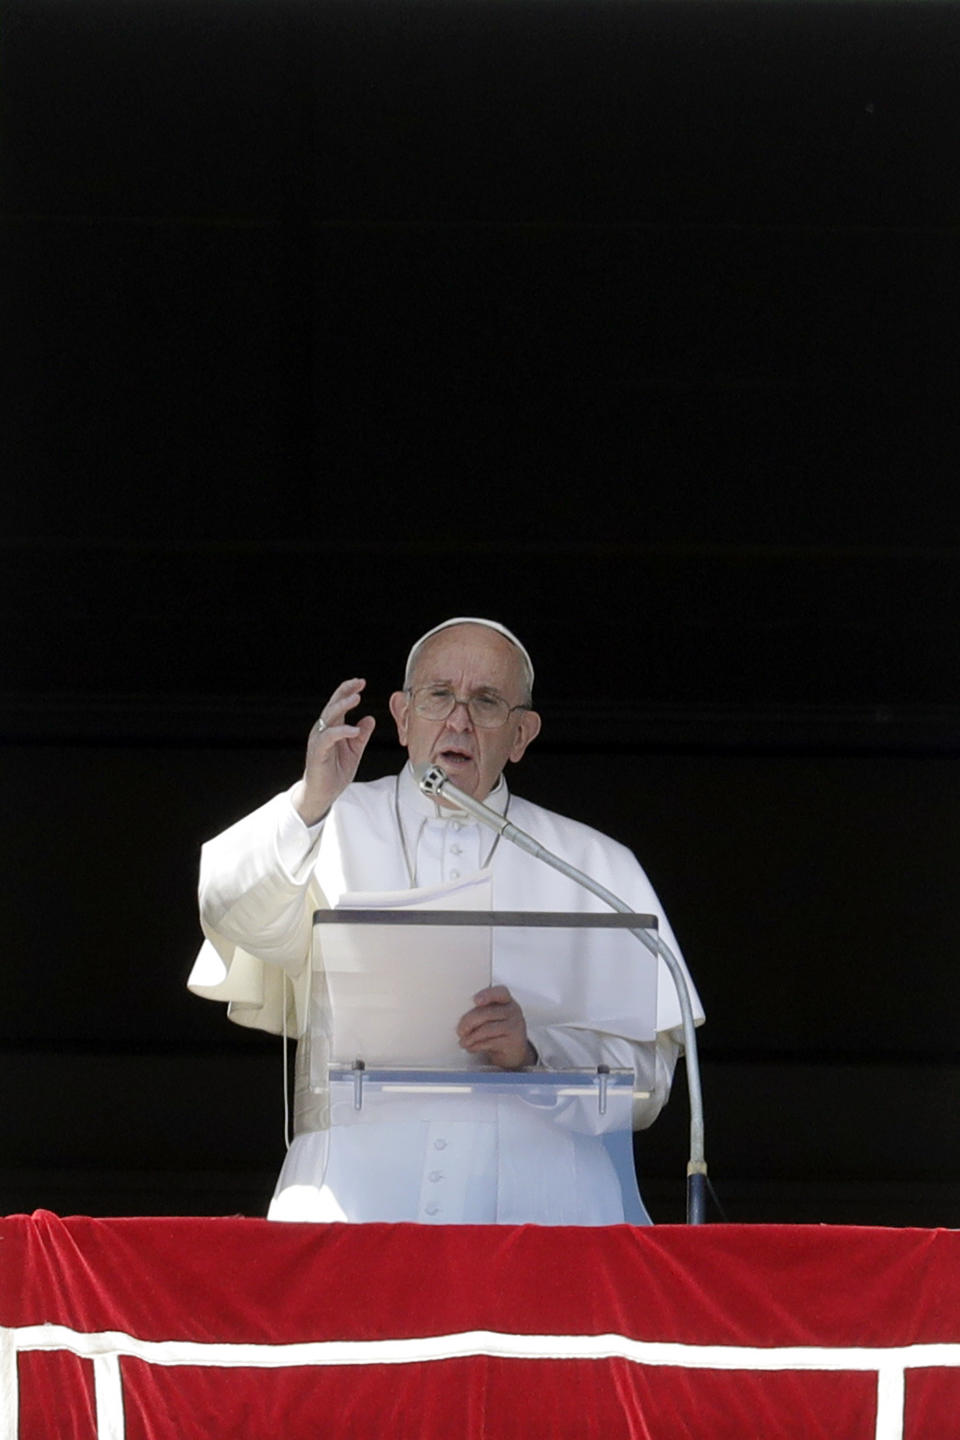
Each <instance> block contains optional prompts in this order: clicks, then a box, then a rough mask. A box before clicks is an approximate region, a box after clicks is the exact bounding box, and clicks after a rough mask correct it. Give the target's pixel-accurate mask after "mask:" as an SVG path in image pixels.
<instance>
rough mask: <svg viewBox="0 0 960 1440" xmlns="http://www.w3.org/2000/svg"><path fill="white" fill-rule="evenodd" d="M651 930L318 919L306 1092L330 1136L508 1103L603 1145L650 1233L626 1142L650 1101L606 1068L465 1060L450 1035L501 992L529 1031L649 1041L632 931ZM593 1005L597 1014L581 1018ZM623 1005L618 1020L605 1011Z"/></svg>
mask: <svg viewBox="0 0 960 1440" xmlns="http://www.w3.org/2000/svg"><path fill="white" fill-rule="evenodd" d="M656 925H657V921H656V917H655V916H652V915H633V914H630V915H622V914H608V913H597V914H594V913H587V914H580V913H565V912H552V911H495V910H455V909H453V910H451V909H438V910H434V909H420V908H415V907H411V908H399V909H397V908H379V907H375V908H347V909H335V910H318V911H317V912H316V913H315V915H314V927H313V961H312V968H313V977H312V997H311V1026H310V1028H311V1031H312V1032H313V1034H315V1035H317V1034H319V1035H322V1036H323V1037H324V1043H323V1044H322V1045H321V1046H320V1047H318V1048H317V1049H316V1051H315V1052H314V1054H313V1055H312V1056H311V1059H310V1062H309V1063H310V1083H311V1089H312V1090H313V1092H314V1094H317V1093H319V1092H320V1091H321V1090H325V1091H326V1092H327V1095H328V1102H329V1124H330V1126H331V1128H335V1127H341V1126H350V1125H358V1124H364V1123H369V1122H371V1121H373V1120H374V1119H375V1120H377V1121H380V1122H383V1121H387V1122H389V1121H391V1120H394V1119H396V1120H397V1121H398V1122H401V1121H403V1120H405V1119H410V1118H413V1117H414V1116H422V1115H423V1114H424V1113H425V1109H426V1110H427V1111H429V1107H430V1106H437V1105H440V1106H443V1107H444V1111H445V1113H446V1114H448V1115H450V1114H454V1115H457V1116H459V1117H462V1118H464V1119H481V1118H485V1117H486V1116H488V1115H489V1114H490V1113H491V1111H492V1109H494V1108H495V1107H496V1105H497V1104H498V1102H501V1101H504V1100H506V1101H508V1102H509V1103H510V1104H511V1105H512V1106H515V1107H525V1109H526V1111H527V1113H529V1112H530V1111H535V1112H536V1118H537V1120H538V1122H539V1123H547V1124H550V1125H556V1126H559V1127H560V1128H562V1129H564V1130H570V1129H572V1130H575V1131H579V1132H581V1133H585V1134H590V1135H595V1136H597V1137H599V1139H600V1140H601V1141H602V1143H603V1145H604V1147H605V1149H606V1150H607V1152H608V1154H609V1156H610V1158H611V1160H612V1162H613V1165H614V1168H615V1170H616V1172H617V1177H618V1179H619V1182H620V1188H621V1192H622V1195H623V1207H624V1218H625V1219H626V1221H627V1222H628V1223H631V1224H642V1223H648V1221H649V1216H648V1215H647V1213H646V1211H645V1209H644V1207H643V1205H642V1202H641V1200H640V1197H639V1194H638V1191H637V1185H636V1173H635V1169H634V1163H633V1143H632V1135H633V1107H634V1102H635V1101H641V1100H644V1099H646V1098H647V1097H648V1095H649V1092H648V1091H646V1090H642V1089H637V1088H636V1085H637V1081H636V1077H635V1074H634V1072H633V1071H632V1070H629V1069H621V1068H615V1067H608V1066H606V1065H603V1064H600V1065H596V1066H593V1067H578V1068H574V1069H564V1070H557V1069H545V1068H541V1067H536V1068H533V1067H531V1068H529V1069H522V1070H502V1069H499V1068H497V1067H496V1066H489V1065H483V1064H481V1063H479V1062H478V1061H476V1059H475V1058H474V1057H472V1056H470V1055H468V1054H467V1053H466V1052H465V1051H463V1050H461V1049H460V1048H459V1045H458V1043H457V1038H456V1033H455V1027H456V1023H457V1021H458V1020H459V1018H460V1016H461V1015H463V1014H464V1013H465V1012H466V1011H467V1010H469V1009H470V1008H471V1005H472V996H473V995H474V994H475V993H476V992H477V991H478V990H480V989H482V988H484V987H485V986H487V985H490V984H491V983H509V986H510V989H511V993H512V994H513V995H514V997H515V999H516V1000H517V1001H518V1003H519V1004H520V1006H521V1008H522V1009H523V1011H524V1016H525V1018H526V1021H527V1025H528V1028H529V1029H530V1030H531V1031H533V1032H536V1030H538V1029H542V1028H544V1027H549V1026H563V1025H570V1026H574V1027H579V1028H596V1029H598V1030H605V1031H607V1033H610V1034H614V1035H617V1034H620V1035H627V1036H628V1037H629V1038H630V1039H631V1040H635V1041H642V1040H652V1039H654V1038H655V1036H656V1028H657V1026H656V1017H657V971H658V966H657V962H656V960H655V959H654V957H653V956H652V955H651V954H650V953H649V951H648V950H647V949H646V948H645V947H644V946H643V945H642V944H640V943H639V942H638V940H637V938H636V935H635V934H630V933H629V932H630V931H634V932H636V931H637V930H649V931H655V930H656ZM598 942H599V943H598ZM598 967H599V971H598ZM625 967H626V968H625ZM601 972H603V973H601ZM625 975H626V976H629V984H627V985H626V986H625V985H624V983H623V977H624V976H625ZM505 977H509V979H507V978H505ZM598 995H599V996H602V997H603V999H602V1001H600V1002H599V1003H600V1005H601V1008H602V1009H604V1011H605V1013H603V1014H600V1013H588V1012H587V1011H586V1010H585V1008H584V1007H585V1006H586V1005H587V1004H588V1003H592V1004H594V1005H597V1003H598V1001H597V998H596V997H597V996H598ZM591 996H592V997H593V999H592V1001H588V999H587V997H591ZM618 1006H619V1007H620V1009H621V1010H622V1012H623V1013H620V1014H616V1013H610V1012H611V1011H615V1010H616V1009H617V1007H618Z"/></svg>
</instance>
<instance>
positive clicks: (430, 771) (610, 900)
mask: <svg viewBox="0 0 960 1440" xmlns="http://www.w3.org/2000/svg"><path fill="white" fill-rule="evenodd" d="M414 775H415V776H416V779H417V784H418V785H419V786H420V789H421V791H422V792H423V794H424V795H429V796H430V797H431V799H434V800H436V799H437V798H438V797H441V796H442V797H445V798H446V799H447V800H451V801H453V803H454V804H455V805H457V806H459V807H460V809H461V810H466V812H467V814H468V815H473V816H474V818H475V819H477V820H479V821H480V823H481V825H489V826H490V828H491V829H492V830H496V832H497V834H498V835H502V836H503V838H504V839H505V840H510V841H512V842H513V844H514V845H517V846H519V848H520V849H521V850H526V851H527V853H528V854H529V855H533V856H535V858H536V859H537V860H542V861H543V862H544V863H545V864H546V865H550V866H551V867H552V868H553V869H554V870H559V872H560V874H561V875H566V877H567V878H568V879H569V880H573V881H575V882H576V884H578V885H582V886H583V888H584V889H585V890H589V891H590V892H591V894H593V895H596V896H597V897H598V898H599V899H601V900H603V901H604V902H605V903H606V904H607V905H609V906H610V909H611V910H617V911H619V912H620V914H621V915H632V914H633V913H634V911H633V908H632V907H631V906H630V905H628V904H627V903H626V901H625V900H621V899H620V897H619V896H618V895H614V893H613V891H612V890H608V889H607V888H606V886H604V885H601V884H600V882H599V881H598V880H594V879H593V878H592V876H590V875H586V874H585V873H584V872H583V871H582V870H578V869H577V868H576V866H575V865H571V864H570V863H569V862H568V861H566V860H563V859H561V857H560V856H559V855H555V854H554V853H553V851H552V850H548V849H547V848H546V846H545V845H541V844H540V843H539V841H537V840H534V838H533V836H532V835H528V834H527V832H526V831H525V830H521V829H520V827H519V826H518V825H514V824H512V823H511V821H509V820H508V819H507V817H506V816H505V815H498V814H497V812H496V810H491V809H490V807H489V805H484V804H483V802H482V801H480V800H474V798H473V796H472V795H467V794H465V793H464V792H463V791H462V790H459V789H458V788H457V786H456V785H454V784H453V783H452V781H451V780H450V779H449V778H448V776H447V772H446V770H444V769H443V767H442V766H441V765H416V766H414ZM630 934H631V935H633V936H634V938H635V939H637V940H639V941H640V942H641V944H643V945H645V946H646V947H647V949H648V950H649V951H650V952H651V954H653V955H654V956H659V957H660V959H662V960H663V962H664V964H665V965H666V967H667V969H668V971H669V972H670V977H671V979H672V980H673V983H674V987H675V989H676V992H677V999H678V1000H679V1002H680V1013H681V1016H682V1018H683V1048H684V1053H685V1059H686V1067H687V1091H688V1101H689V1106H690V1159H689V1162H688V1164H687V1220H688V1223H690V1224H692V1225H702V1224H703V1220H704V1215H705V1211H706V1183H707V1163H706V1158H705V1155H704V1133H703V1096H702V1092H701V1088H700V1062H699V1056H698V1054H697V1032H696V1025H695V1023H694V1018H693V1005H692V1003H691V1000H690V987H689V985H688V984H687V977H686V975H685V974H684V972H683V967H682V966H681V964H680V961H679V960H678V959H677V957H676V955H674V953H673V951H672V950H671V949H670V946H669V945H667V944H666V942H665V941H664V940H662V939H661V938H660V936H659V935H658V934H656V933H655V932H654V934H652V935H651V933H650V932H649V931H647V930H631V931H630Z"/></svg>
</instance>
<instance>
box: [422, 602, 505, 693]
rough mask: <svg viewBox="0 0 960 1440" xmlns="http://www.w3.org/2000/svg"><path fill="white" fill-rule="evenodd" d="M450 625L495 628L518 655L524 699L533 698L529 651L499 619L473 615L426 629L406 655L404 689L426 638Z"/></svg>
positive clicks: (446, 621) (430, 638) (445, 621)
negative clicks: (484, 618) (479, 617)
mask: <svg viewBox="0 0 960 1440" xmlns="http://www.w3.org/2000/svg"><path fill="white" fill-rule="evenodd" d="M451 625H482V626H483V627H484V629H486V630H495V631H496V632H497V634H498V635H502V636H503V637H504V639H505V640H509V641H510V644H511V645H512V646H513V647H514V649H515V650H516V651H517V653H518V655H519V656H520V667H521V671H522V674H523V685H524V690H525V692H526V695H525V700H526V703H527V704H528V705H529V704H530V702H531V701H532V700H533V661H532V660H531V659H530V653H529V651H528V650H527V647H526V646H525V645H523V644H521V642H520V641H519V640H518V639H517V637H516V635H514V633H513V631H512V630H508V629H507V627H506V625H501V624H500V622H499V620H479V619H477V617H476V616H475V615H457V616H455V617H454V618H453V619H452V620H444V621H443V622H442V623H441V624H439V625H434V627H433V629H432V630H428V631H427V633H426V634H425V635H421V636H420V639H419V640H417V641H416V642H415V644H414V645H413V648H412V649H411V651H410V654H409V655H408V656H407V665H406V669H405V670H404V673H403V688H404V690H409V689H410V685H411V681H412V680H413V672H414V671H415V670H416V668H417V664H418V662H419V660H420V654H421V651H422V650H423V647H424V645H426V643H427V641H428V640H432V639H433V637H434V635H439V633H440V631H441V630H449V629H450V627H451Z"/></svg>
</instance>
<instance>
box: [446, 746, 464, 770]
mask: <svg viewBox="0 0 960 1440" xmlns="http://www.w3.org/2000/svg"><path fill="white" fill-rule="evenodd" d="M437 759H438V760H439V762H440V764H441V765H442V766H443V767H444V769H450V770H458V769H462V768H463V766H465V765H469V764H471V762H472V760H473V756H472V755H471V754H470V753H469V752H468V751H466V750H461V749H459V748H458V747H457V746H451V748H450V749H449V750H441V751H440V754H439V755H438V756H437Z"/></svg>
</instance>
